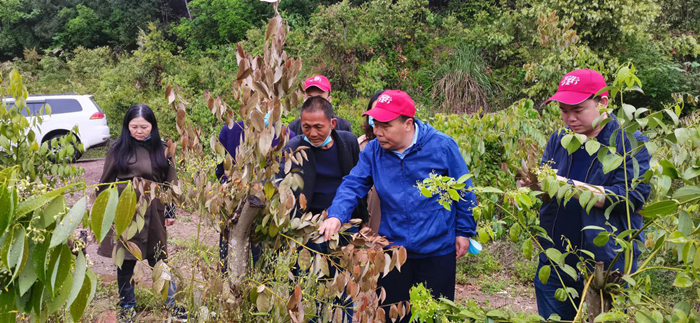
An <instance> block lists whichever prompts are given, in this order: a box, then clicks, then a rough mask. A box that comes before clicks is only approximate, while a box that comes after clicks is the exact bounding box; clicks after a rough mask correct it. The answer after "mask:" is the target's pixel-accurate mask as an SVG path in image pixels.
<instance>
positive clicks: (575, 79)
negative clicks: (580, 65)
mask: <svg viewBox="0 0 700 323" xmlns="http://www.w3.org/2000/svg"><path fill="white" fill-rule="evenodd" d="M580 80H581V79H580V78H579V77H578V76H573V75H569V76H566V77H564V79H563V80H561V83H560V84H559V85H571V84H573V85H576V84H578V81H580Z"/></svg>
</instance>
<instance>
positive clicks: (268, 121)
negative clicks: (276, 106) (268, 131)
mask: <svg viewBox="0 0 700 323" xmlns="http://www.w3.org/2000/svg"><path fill="white" fill-rule="evenodd" d="M270 112H272V110H270V111H267V113H266V114H265V127H267V126H269V125H270Z"/></svg>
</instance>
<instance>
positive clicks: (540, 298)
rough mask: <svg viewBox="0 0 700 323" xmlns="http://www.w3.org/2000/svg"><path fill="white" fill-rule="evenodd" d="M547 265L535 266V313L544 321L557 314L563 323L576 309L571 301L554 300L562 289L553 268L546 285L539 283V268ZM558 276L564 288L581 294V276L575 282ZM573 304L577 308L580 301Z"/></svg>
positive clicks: (582, 282)
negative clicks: (569, 288) (555, 295)
mask: <svg viewBox="0 0 700 323" xmlns="http://www.w3.org/2000/svg"><path fill="white" fill-rule="evenodd" d="M548 264H549V263H543V262H542V260H540V262H539V265H538V266H537V274H536V275H535V296H536V297H537V311H538V312H539V314H540V316H542V317H543V318H544V319H547V318H549V316H550V315H552V314H557V315H559V316H560V317H561V319H562V320H563V321H571V320H573V319H574V318H575V317H576V308H575V307H574V305H573V304H571V300H569V299H568V298H567V299H566V300H565V301H563V302H561V301H558V300H557V299H556V298H554V293H556V291H557V289H559V288H562V284H561V281H560V280H559V276H557V274H556V273H555V272H554V268H552V271H551V274H550V275H549V279H548V280H547V284H543V283H542V281H540V278H539V273H540V268H542V266H544V265H548ZM606 269H607V267H606ZM635 271H637V262H636V258H635V261H634V263H633V264H632V272H635ZM560 275H561V277H562V280H563V281H564V284H565V285H566V287H572V288H574V289H576V291H577V292H578V294H579V296H581V295H582V294H583V287H584V285H585V282H584V281H583V280H584V279H583V275H581V274H579V278H578V280H577V281H574V280H573V279H571V276H569V275H567V274H565V273H564V272H562V271H560ZM574 302H576V306H578V305H579V303H580V302H581V299H580V298H574Z"/></svg>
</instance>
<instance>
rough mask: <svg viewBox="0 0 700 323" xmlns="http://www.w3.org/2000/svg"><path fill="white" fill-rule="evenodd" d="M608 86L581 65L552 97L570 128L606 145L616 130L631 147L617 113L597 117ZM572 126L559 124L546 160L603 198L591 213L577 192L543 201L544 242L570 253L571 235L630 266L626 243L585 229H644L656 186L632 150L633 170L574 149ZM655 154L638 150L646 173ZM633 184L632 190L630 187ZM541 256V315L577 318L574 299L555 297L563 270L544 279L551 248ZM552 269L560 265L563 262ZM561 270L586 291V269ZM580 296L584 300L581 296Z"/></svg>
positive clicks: (619, 143)
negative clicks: (575, 273)
mask: <svg viewBox="0 0 700 323" xmlns="http://www.w3.org/2000/svg"><path fill="white" fill-rule="evenodd" d="M605 87H606V84H605V79H604V78H603V76H602V75H600V73H598V72H596V71H593V70H588V69H580V70H575V71H573V72H570V73H569V74H566V75H565V76H564V78H562V80H561V82H560V84H559V89H558V90H557V93H556V94H554V96H552V97H551V98H550V99H549V100H548V101H547V102H550V101H556V102H558V103H559V108H560V109H561V117H562V119H563V120H564V122H565V123H566V125H567V129H566V130H569V131H571V132H574V133H576V134H583V135H586V137H588V139H589V140H597V141H598V142H600V143H601V144H602V145H608V144H610V138H611V137H612V136H613V135H615V136H616V140H615V141H614V143H612V144H611V145H613V146H616V147H615V148H616V150H617V152H620V153H621V152H623V151H630V148H631V147H630V139H629V136H628V135H627V134H626V133H625V132H624V131H620V129H619V128H620V124H619V122H618V120H617V118H616V117H615V115H613V114H604V115H603V118H605V119H610V120H609V121H608V122H607V123H606V124H604V125H603V126H599V125H596V126H594V121H595V120H596V119H597V118H599V117H601V111H600V108H601V107H606V106H607V105H608V101H609V98H608V92H604V93H602V94H600V95H599V96H598V95H596V94H597V93H598V92H599V91H600V90H602V89H603V88H605ZM598 124H601V123H600V122H599V123H598ZM566 130H565V129H562V130H558V131H557V132H555V133H554V134H553V135H552V136H551V137H550V138H549V142H547V146H546V147H545V150H544V155H543V156H542V162H543V163H550V164H551V167H552V168H553V169H556V171H557V179H558V180H559V181H561V182H566V183H568V184H569V185H572V186H574V187H582V188H585V189H587V190H590V191H591V192H592V193H593V195H594V196H595V197H596V198H597V201H596V204H595V206H594V207H593V208H592V209H591V211H590V213H586V210H585V208H583V207H581V204H580V203H579V202H578V201H577V200H576V197H575V198H574V199H572V200H571V201H569V203H566V204H565V205H564V204H563V203H561V204H560V203H559V202H558V201H557V200H556V199H553V200H552V201H551V202H549V203H545V204H543V205H542V209H541V210H540V225H541V226H542V228H543V229H545V230H546V231H547V234H548V235H549V237H550V238H551V239H552V241H553V243H552V242H550V241H548V240H546V239H539V240H540V243H541V244H542V246H543V248H545V249H548V248H556V249H557V250H559V251H560V252H562V253H564V252H566V251H567V248H566V246H567V242H566V241H567V240H568V241H569V243H570V244H571V246H572V247H573V248H575V249H581V250H586V251H589V252H590V253H592V254H593V255H594V256H595V261H602V262H603V263H604V264H605V268H606V269H608V268H611V269H612V270H613V271H614V270H619V271H621V272H624V265H625V259H624V258H625V257H624V256H622V257H619V258H617V260H616V261H615V262H613V260H615V256H616V255H617V253H618V252H619V249H621V247H620V246H619V245H617V244H616V242H615V239H610V240H609V241H608V243H607V244H606V245H604V246H602V247H599V246H597V245H595V244H594V243H593V239H595V237H597V236H598V234H599V233H600V232H601V230H599V229H591V230H582V229H583V228H584V227H586V226H596V227H600V228H604V229H605V230H607V231H609V232H612V231H613V227H614V228H616V229H617V232H618V233H619V232H623V231H625V230H628V229H636V230H639V229H641V227H642V216H641V215H640V214H639V213H637V211H639V210H640V209H641V208H642V206H643V205H644V201H645V200H646V199H647V198H648V197H649V191H650V187H649V185H648V184H646V183H638V184H637V185H636V186H635V185H633V183H634V182H638V179H635V178H634V173H633V169H634V164H633V163H634V161H633V160H632V158H631V157H630V156H627V157H626V163H627V165H626V168H627V174H625V165H622V164H621V165H620V166H619V167H618V168H617V169H614V170H612V171H609V172H607V173H606V172H604V171H603V166H602V163H601V162H600V161H599V160H598V158H597V157H596V156H597V155H596V154H593V155H590V154H589V153H588V152H587V151H586V150H585V148H584V146H585V145H581V149H578V150H576V151H575V152H573V153H571V154H569V153H568V151H567V149H566V148H565V147H564V146H562V144H561V140H562V137H563V136H564V135H566V133H567V131H566ZM634 137H635V139H636V141H637V142H639V144H640V145H643V144H644V142H646V141H648V139H647V138H646V137H645V136H644V135H642V134H641V132H639V131H636V132H635V133H634ZM623 145H624V146H623ZM623 149H626V150H623ZM650 157H651V156H649V152H648V151H647V149H646V148H645V147H644V146H642V148H641V149H640V150H638V151H637V152H636V154H635V155H634V158H635V159H636V160H637V164H638V166H639V174H641V175H643V174H644V173H645V172H646V171H647V170H648V169H649V159H650ZM531 184H532V183H531V182H530V181H529V180H528V179H523V180H520V181H518V185H519V186H530V185H531ZM628 188H629V191H627V189H628ZM606 194H607V197H606ZM626 194H629V208H630V210H629V212H630V214H631V216H630V223H628V221H627V212H628V210H627V205H628V204H627V203H626V201H624V200H623V199H620V198H619V197H620V196H622V197H624V196H626ZM609 207H612V210H611V212H610V214H609V216H607V217H606V216H605V211H606V209H607V208H609ZM638 257H639V249H638V248H637V247H636V242H635V249H634V252H633V259H632V271H635V270H636V268H637V259H638ZM539 258H540V259H539V261H540V263H539V266H538V269H537V271H538V275H535V294H536V296H537V308H538V311H539V314H540V316H542V317H544V318H545V319H546V318H548V317H549V316H550V315H552V314H557V315H559V316H560V317H561V319H562V320H565V321H566V320H569V321H570V320H573V319H574V318H575V316H576V309H575V308H574V306H573V305H572V303H571V301H570V300H568V299H567V300H566V301H564V302H560V301H558V300H556V299H555V297H554V294H555V292H556V290H557V289H559V288H562V287H563V286H562V284H561V282H560V281H559V279H558V276H557V278H556V279H555V278H554V277H551V278H550V279H549V280H547V282H546V283H543V282H542V281H540V280H539V270H540V269H541V268H542V267H543V266H545V265H551V263H550V262H549V260H548V259H547V256H546V255H545V253H541V254H540V256H539ZM577 262H579V259H578V258H577V257H576V256H575V255H569V256H568V257H567V258H566V259H565V263H566V264H567V265H569V266H572V267H573V268H577V266H576V265H577ZM552 269H554V270H560V269H559V268H558V267H556V268H552ZM560 272H561V271H560ZM552 275H554V274H552ZM560 276H561V278H562V280H563V281H564V284H565V285H566V287H572V288H575V289H576V290H577V291H578V294H579V295H582V292H583V284H584V282H583V281H582V279H581V274H580V273H579V277H578V278H576V279H574V278H571V277H570V276H569V275H566V274H563V272H562V274H561V275H560ZM575 301H576V302H577V303H578V302H579V300H578V299H575Z"/></svg>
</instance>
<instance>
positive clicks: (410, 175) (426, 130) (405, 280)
mask: <svg viewBox="0 0 700 323" xmlns="http://www.w3.org/2000/svg"><path fill="white" fill-rule="evenodd" d="M415 113H416V108H415V105H414V103H413V100H411V98H410V97H409V96H408V94H406V93H405V92H402V91H396V90H388V91H384V93H382V95H380V96H379V97H378V98H377V100H376V104H375V106H374V108H372V109H371V110H369V111H367V112H365V114H364V115H369V116H371V117H372V118H374V134H375V135H376V136H377V138H376V139H374V140H372V141H370V142H369V143H368V144H367V146H366V147H365V149H364V150H363V151H362V152H361V153H360V160H359V162H358V164H357V166H355V167H354V168H353V169H352V171H350V174H349V175H347V176H345V178H343V182H342V184H341V185H340V187H339V188H338V190H337V192H336V194H335V197H334V199H333V203H332V205H331V207H330V208H328V219H326V220H325V221H324V222H323V224H322V225H321V227H320V229H319V233H320V234H324V235H325V237H326V240H328V239H329V238H330V237H331V236H332V235H334V234H335V233H337V232H338V230H339V229H340V227H341V223H344V222H348V221H349V220H350V216H351V214H352V211H353V210H354V209H355V207H356V206H357V203H358V201H360V200H361V199H363V198H364V197H365V196H366V195H367V192H368V191H369V189H370V188H371V187H372V185H374V186H375V188H376V191H377V194H378V195H379V200H380V201H381V202H380V203H381V209H382V214H381V224H380V226H379V234H381V235H383V236H386V237H387V239H388V240H389V241H391V242H392V243H393V244H395V245H400V246H403V247H405V248H406V251H407V253H408V260H407V261H406V263H405V264H404V265H403V266H402V267H401V272H399V271H397V270H394V271H392V272H390V273H389V274H388V275H387V276H386V277H383V278H381V279H380V280H379V285H380V286H382V287H383V288H384V289H385V291H386V299H385V301H384V304H391V303H396V302H400V301H406V300H408V299H409V290H410V288H411V287H412V286H414V285H416V284H419V283H423V284H424V285H425V286H426V287H427V288H429V289H430V290H431V292H432V294H433V296H434V297H440V296H442V297H445V298H448V299H454V292H455V273H456V258H459V257H461V256H463V255H464V254H465V253H466V252H467V250H468V249H469V237H472V236H473V235H474V234H475V230H476V222H475V221H474V217H473V216H472V208H473V207H474V206H476V196H475V195H474V193H472V192H467V193H466V194H464V196H463V199H462V200H460V201H458V202H456V203H454V204H453V206H452V208H451V210H446V209H444V208H443V207H442V206H440V204H439V203H438V201H437V199H438V197H437V196H435V197H432V198H426V197H424V196H423V195H421V193H420V191H418V190H417V189H416V188H415V186H416V183H417V182H419V181H422V180H423V179H425V178H428V177H429V176H430V174H431V173H433V172H434V173H437V174H438V175H444V176H449V177H453V178H459V177H461V176H462V175H465V174H468V173H469V170H468V169H467V165H466V163H465V162H464V159H463V158H462V155H461V154H460V152H459V148H458V146H457V143H456V142H455V141H454V140H453V139H452V138H450V137H449V136H447V135H445V134H444V133H441V132H439V131H437V130H435V128H433V127H432V126H430V125H429V124H427V123H423V122H421V121H420V120H418V119H416V118H415ZM466 184H467V185H469V186H471V180H468V181H467V182H466ZM386 313H387V318H386V321H387V322H390V319H389V316H388V313H389V311H386ZM409 317H410V314H409V315H406V316H405V317H404V319H403V320H402V321H401V322H408V319H409Z"/></svg>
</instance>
